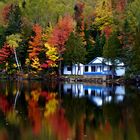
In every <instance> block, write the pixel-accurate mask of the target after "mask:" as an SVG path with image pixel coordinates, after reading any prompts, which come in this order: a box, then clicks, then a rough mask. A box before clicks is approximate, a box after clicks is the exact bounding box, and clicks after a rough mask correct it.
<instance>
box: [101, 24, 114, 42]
mask: <svg viewBox="0 0 140 140" xmlns="http://www.w3.org/2000/svg"><path fill="white" fill-rule="evenodd" d="M103 32H104V33H105V36H106V38H107V39H108V38H109V36H110V35H111V33H112V28H111V27H110V26H106V27H105V28H104V30H103Z"/></svg>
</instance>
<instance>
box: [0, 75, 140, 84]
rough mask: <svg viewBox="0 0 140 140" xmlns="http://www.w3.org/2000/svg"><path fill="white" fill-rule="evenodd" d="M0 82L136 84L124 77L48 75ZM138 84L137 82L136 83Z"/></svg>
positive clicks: (3, 76)
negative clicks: (36, 81) (47, 81)
mask: <svg viewBox="0 0 140 140" xmlns="http://www.w3.org/2000/svg"><path fill="white" fill-rule="evenodd" d="M0 80H43V81H46V80H49V81H54V80H55V81H60V82H85V83H86V82H88V83H95V84H96V83H97V84H102V83H107V84H132V85H135V84H136V83H137V80H136V79H126V78H124V77H119V78H115V79H111V78H110V79H106V80H103V79H102V78H96V77H83V76H72V75H71V76H65V75H62V76H57V75H55V76H50V75H45V74H44V75H32V74H30V75H29V74H22V75H6V74H4V75H2V74H1V75H0ZM138 83H139V81H138Z"/></svg>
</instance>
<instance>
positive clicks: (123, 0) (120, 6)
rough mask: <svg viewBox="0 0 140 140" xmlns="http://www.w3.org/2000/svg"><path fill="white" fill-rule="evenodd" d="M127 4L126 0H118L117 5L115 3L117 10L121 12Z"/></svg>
mask: <svg viewBox="0 0 140 140" xmlns="http://www.w3.org/2000/svg"><path fill="white" fill-rule="evenodd" d="M126 4H127V0H119V1H118V2H117V5H116V9H117V11H118V12H123V11H124V9H125V6H126Z"/></svg>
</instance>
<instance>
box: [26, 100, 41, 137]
mask: <svg viewBox="0 0 140 140" xmlns="http://www.w3.org/2000/svg"><path fill="white" fill-rule="evenodd" d="M28 116H29V119H30V121H31V122H32V127H33V132H34V134H35V135H39V134H40V131H41V111H40V109H39V107H38V103H37V102H36V101H34V100H33V99H31V100H29V105H28Z"/></svg>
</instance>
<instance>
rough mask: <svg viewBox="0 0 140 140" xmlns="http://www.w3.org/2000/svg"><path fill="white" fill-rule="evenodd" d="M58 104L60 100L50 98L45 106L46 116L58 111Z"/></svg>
mask: <svg viewBox="0 0 140 140" xmlns="http://www.w3.org/2000/svg"><path fill="white" fill-rule="evenodd" d="M57 106H58V101H57V100H56V99H55V98H54V99H51V100H49V101H48V102H47V103H46V106H45V112H44V116H45V117H47V116H49V115H51V114H53V113H54V112H55V111H56V109H57Z"/></svg>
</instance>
